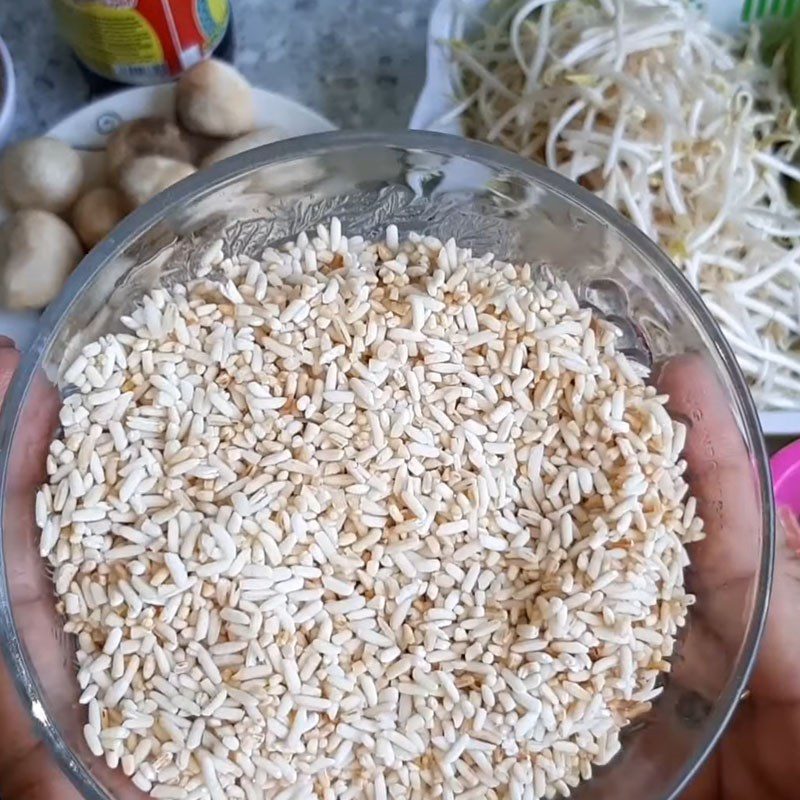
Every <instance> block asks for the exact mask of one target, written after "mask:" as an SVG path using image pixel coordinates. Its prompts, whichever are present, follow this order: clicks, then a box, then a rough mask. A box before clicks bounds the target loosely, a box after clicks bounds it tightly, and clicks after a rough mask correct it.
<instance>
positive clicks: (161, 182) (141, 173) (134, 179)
mask: <svg viewBox="0 0 800 800" xmlns="http://www.w3.org/2000/svg"><path fill="white" fill-rule="evenodd" d="M194 172H197V170H196V169H195V167H193V166H192V165H191V164H187V163H186V162H185V161H176V160H175V159H174V158H166V157H165V156H140V157H139V158H134V159H133V161H131V162H129V163H128V164H127V165H126V166H125V167H123V169H122V171H121V172H120V175H119V188H120V189H121V190H122V193H123V194H124V195H125V197H127V198H128V200H129V201H130V202H131V203H132V204H133V205H134V206H140V205H142V204H143V203H146V202H147V201H148V200H149V199H150V198H151V197H155V196H156V195H157V194H158V193H159V192H163V191H164V189H166V188H167V187H169V186H172V184H173V183H177V182H178V181H180V180H183V179H184V178H186V177H188V176H189V175H191V174H192V173H194Z"/></svg>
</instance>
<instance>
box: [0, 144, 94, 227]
mask: <svg viewBox="0 0 800 800" xmlns="http://www.w3.org/2000/svg"><path fill="white" fill-rule="evenodd" d="M0 174H2V181H3V189H4V190H5V193H6V196H7V197H8V199H9V201H10V203H11V205H13V206H14V207H15V208H41V209H45V210H47V211H52V212H53V213H55V214H60V213H62V212H64V211H66V210H67V209H68V208H69V207H70V206H71V205H72V203H73V202H74V201H75V198H76V197H77V196H78V192H80V189H81V181H82V180H83V162H82V161H81V157H80V155H79V154H78V153H77V152H76V151H75V150H73V149H72V148H71V147H70V146H69V145H68V144H65V143H64V142H61V141H59V140H58V139H52V138H50V137H47V136H43V137H41V138H39V139H28V140H27V141H25V142H20V143H19V144H16V145H13V146H12V147H9V148H8V149H7V150H6V152H5V153H4V154H3V159H2V163H1V164H0Z"/></svg>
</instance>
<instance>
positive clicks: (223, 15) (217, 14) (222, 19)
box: [207, 0, 230, 27]
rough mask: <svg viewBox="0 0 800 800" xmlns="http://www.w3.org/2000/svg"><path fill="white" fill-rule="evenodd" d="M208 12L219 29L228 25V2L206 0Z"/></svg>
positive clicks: (223, 0) (225, 0) (224, 0)
mask: <svg viewBox="0 0 800 800" xmlns="http://www.w3.org/2000/svg"><path fill="white" fill-rule="evenodd" d="M207 2H208V10H209V11H210V12H211V16H212V17H213V18H214V22H216V23H217V25H219V26H220V27H222V26H223V25H227V24H228V12H229V11H230V3H229V2H228V0H207Z"/></svg>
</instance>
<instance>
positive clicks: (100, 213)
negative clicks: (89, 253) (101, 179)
mask: <svg viewBox="0 0 800 800" xmlns="http://www.w3.org/2000/svg"><path fill="white" fill-rule="evenodd" d="M128 208H129V206H128V202H127V201H126V199H125V198H124V197H123V196H122V193H121V192H119V191H117V189H113V188H111V187H110V186H98V187H97V188H95V189H91V190H89V191H88V192H86V194H85V195H83V197H81V198H80V200H78V202H77V203H75V207H74V208H73V209H72V224H73V225H74V226H75V231H76V233H77V234H78V236H79V237H80V239H81V241H82V242H83V244H84V245H85V246H86V247H87V249H89V250H91V249H92V248H93V247H94V246H95V245H96V244H97V243H98V242H99V241H100V240H101V239H103V238H105V236H106V234H107V233H108V232H109V231H110V230H111V229H112V228H113V227H114V226H115V225H116V224H117V223H118V222H119V221H120V220H121V219H122V218H123V217H124V216H125V215H126V214H127V213H128Z"/></svg>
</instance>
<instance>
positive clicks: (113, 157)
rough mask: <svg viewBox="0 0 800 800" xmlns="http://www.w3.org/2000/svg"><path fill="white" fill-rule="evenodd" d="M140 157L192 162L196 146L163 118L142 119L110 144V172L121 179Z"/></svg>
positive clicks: (122, 128) (110, 139)
mask: <svg viewBox="0 0 800 800" xmlns="http://www.w3.org/2000/svg"><path fill="white" fill-rule="evenodd" d="M139 156H166V157H167V158H174V159H175V160H176V161H191V160H192V147H191V144H190V143H189V141H188V140H187V137H186V135H185V134H184V132H183V131H182V130H181V129H180V128H179V127H178V126H177V125H176V124H175V123H174V122H172V121H170V120H168V119H164V118H163V117H142V118H141V119H133V120H131V121H130V122H125V123H124V124H122V125H120V126H119V128H117V129H116V130H115V131H114V133H112V134H111V136H109V137H108V142H107V144H106V160H107V163H108V172H109V174H110V175H111V176H112V177H115V178H116V177H117V176H118V175H119V173H120V170H121V169H122V168H123V167H124V166H125V165H126V164H127V163H128V162H130V161H133V159H135V158H138V157H139Z"/></svg>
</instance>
